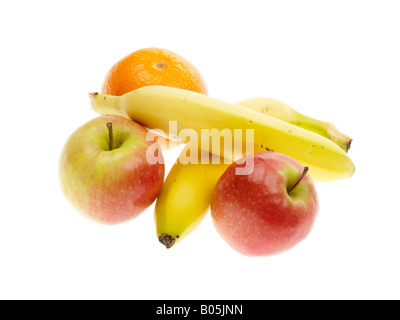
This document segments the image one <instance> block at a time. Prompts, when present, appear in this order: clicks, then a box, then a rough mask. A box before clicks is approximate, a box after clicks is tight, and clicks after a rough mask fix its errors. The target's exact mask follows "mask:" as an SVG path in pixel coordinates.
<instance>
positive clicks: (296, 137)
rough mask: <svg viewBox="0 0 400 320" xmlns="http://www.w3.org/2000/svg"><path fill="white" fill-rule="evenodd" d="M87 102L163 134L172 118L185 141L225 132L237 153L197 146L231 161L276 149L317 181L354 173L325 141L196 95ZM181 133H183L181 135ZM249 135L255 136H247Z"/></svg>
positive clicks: (134, 95) (156, 91)
mask: <svg viewBox="0 0 400 320" xmlns="http://www.w3.org/2000/svg"><path fill="white" fill-rule="evenodd" d="M91 99H92V108H93V109H94V110H95V111H97V112H98V113H100V114H103V115H104V114H120V115H123V116H125V117H128V118H130V119H132V120H133V121H135V122H137V123H139V124H141V125H143V126H144V127H147V128H150V129H155V128H157V129H161V130H163V131H164V132H166V133H167V135H173V132H172V130H171V127H170V121H171V120H176V123H175V125H176V128H174V129H176V131H177V132H179V138H181V140H183V142H185V143H187V142H188V141H190V140H192V138H193V135H191V136H190V135H188V131H187V129H190V130H191V131H190V133H194V136H195V137H196V138H197V137H201V136H202V133H204V132H203V131H204V130H205V131H208V138H210V137H211V138H212V139H215V140H219V139H220V138H221V132H223V131H224V132H225V133H228V134H230V137H235V138H236V139H239V142H240V145H241V150H239V152H240V153H236V152H235V151H236V150H235V149H236V148H235V149H234V150H233V151H232V148H231V149H230V150H228V151H227V149H226V148H225V146H224V148H219V149H217V150H215V149H212V150H210V149H209V148H208V147H209V146H208V141H207V143H206V144H204V145H203V143H201V145H200V147H201V148H202V149H203V150H205V151H212V152H213V153H214V154H215V155H217V156H221V157H224V158H226V159H228V160H230V161H233V160H235V158H236V159H237V158H238V157H241V156H242V155H244V154H248V153H254V152H260V151H264V150H274V151H277V152H281V153H284V154H287V155H288V156H291V157H292V158H294V159H296V160H298V161H299V162H300V163H302V164H303V165H304V166H307V167H309V169H310V171H309V172H310V174H311V176H312V178H313V179H314V180H315V181H332V180H338V179H344V178H347V177H350V176H352V175H353V173H354V170H355V166H354V163H353V162H352V161H351V159H350V158H349V157H348V155H347V154H346V152H345V151H344V150H342V149H341V148H340V147H339V146H337V145H336V144H335V143H334V142H332V141H331V140H329V139H327V138H324V137H322V136H320V135H318V134H316V133H314V132H311V131H308V130H306V129H303V128H300V127H297V126H295V125H292V124H290V123H287V122H284V121H282V120H279V119H275V118H272V117H270V116H267V115H264V114H260V113H259V112H257V111H254V110H250V109H247V108H245V107H242V106H239V105H237V104H232V103H228V102H225V101H221V100H218V99H215V98H212V97H209V96H206V95H202V94H199V93H196V92H192V91H188V90H183V89H177V88H172V87H163V86H146V87H142V88H140V89H137V90H135V91H132V92H129V93H126V94H124V95H122V96H109V95H102V94H91ZM184 129H186V131H185V130H184ZM237 129H240V130H246V135H244V134H243V133H242V134H241V135H240V136H239V135H237V134H236V131H237ZM247 129H250V130H247ZM182 130H183V131H182ZM240 130H239V131H240ZM182 132H185V133H184V134H182V135H181V133H182ZM248 132H252V133H254V135H253V136H251V134H249V136H247V133H248ZM175 134H176V133H175ZM224 141H226V140H224ZM202 142H203V140H202ZM228 142H229V139H228ZM230 142H231V143H232V141H230ZM235 145H236V141H235ZM244 150H246V151H245V152H244Z"/></svg>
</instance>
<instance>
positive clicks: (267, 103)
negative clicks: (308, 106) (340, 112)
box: [236, 97, 352, 152]
mask: <svg viewBox="0 0 400 320" xmlns="http://www.w3.org/2000/svg"><path fill="white" fill-rule="evenodd" d="M236 104H239V105H241V106H243V107H246V108H249V109H252V110H255V111H258V112H261V113H264V114H266V115H269V116H270V117H273V118H276V119H279V120H282V121H285V122H288V123H291V124H293V125H295V126H298V127H300V128H303V129H307V130H309V131H312V132H315V133H317V134H319V135H321V136H323V137H325V138H328V139H329V140H332V141H333V142H335V143H336V144H337V145H338V146H339V147H340V148H342V149H343V150H344V151H346V152H347V151H348V150H349V149H350V145H351V141H352V139H351V138H350V137H349V136H348V135H346V134H344V133H342V132H340V131H339V130H338V129H337V128H336V126H335V125H334V124H333V123H330V122H325V121H321V120H318V119H314V118H311V117H309V116H306V115H304V114H302V113H300V112H298V111H296V110H295V109H293V108H292V107H290V106H289V105H287V104H286V103H284V102H282V101H280V100H277V99H273V98H264V97H259V98H251V99H246V100H241V101H239V102H236Z"/></svg>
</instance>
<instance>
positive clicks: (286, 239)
mask: <svg viewBox="0 0 400 320" xmlns="http://www.w3.org/2000/svg"><path fill="white" fill-rule="evenodd" d="M249 157H254V159H253V160H254V162H253V163H254V170H253V171H252V172H251V173H250V174H248V175H239V174H237V170H236V169H237V168H240V167H243V166H245V165H246V163H242V162H241V163H242V164H238V163H237V162H235V163H233V164H232V165H231V166H229V167H228V169H227V170H226V171H225V173H224V174H223V175H222V176H221V178H220V179H219V181H218V183H217V184H216V187H215V189H214V191H213V195H212V199H211V215H212V220H213V223H214V226H215V228H216V230H217V231H218V233H219V234H220V235H221V237H222V238H223V239H224V240H225V241H226V242H227V243H228V244H229V245H230V246H231V247H232V248H233V249H235V250H236V251H238V252H240V253H242V254H244V255H247V256H267V255H273V254H277V253H280V252H282V251H284V250H287V249H290V248H292V247H294V246H295V245H296V244H298V243H299V242H300V241H301V240H303V239H304V238H305V237H306V236H307V235H308V234H309V232H310V231H311V229H312V226H313V224H314V221H315V219H316V216H317V213H318V197H317V192H316V189H315V185H314V182H313V181H312V179H311V177H310V175H309V174H308V173H307V170H308V168H304V167H303V166H302V165H301V164H300V163H299V162H298V161H296V160H295V159H293V158H291V157H289V156H287V155H284V154H281V153H277V152H273V151H267V152H260V153H256V154H254V155H248V156H246V157H245V158H244V159H241V160H242V161H243V160H247V161H248V162H247V163H252V161H249V160H250V159H249ZM239 171H240V170H239ZM242 171H243V169H242Z"/></svg>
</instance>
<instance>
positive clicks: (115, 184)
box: [59, 116, 165, 224]
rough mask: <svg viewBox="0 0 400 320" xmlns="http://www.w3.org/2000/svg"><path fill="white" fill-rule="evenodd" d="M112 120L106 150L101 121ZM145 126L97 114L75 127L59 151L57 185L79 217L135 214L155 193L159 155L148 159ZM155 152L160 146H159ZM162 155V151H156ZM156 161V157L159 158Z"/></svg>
mask: <svg viewBox="0 0 400 320" xmlns="http://www.w3.org/2000/svg"><path fill="white" fill-rule="evenodd" d="M108 122H111V123H112V130H113V141H114V142H113V143H114V149H113V150H110V136H109V131H108V128H107V123H108ZM146 135H147V130H146V129H145V128H143V127H142V126H140V125H139V124H137V123H135V122H133V121H131V120H129V119H126V118H124V117H121V116H101V117H97V118H95V119H92V120H91V121H89V122H87V123H86V124H84V125H83V126H81V127H80V128H78V129H77V130H76V131H75V132H74V133H73V134H72V135H71V136H70V137H69V139H68V141H67V142H66V144H65V146H64V149H63V151H62V153H61V158H60V164H59V177H60V182H61V189H62V191H63V193H64V195H65V196H66V198H67V199H68V200H69V201H70V202H71V204H72V205H73V206H74V207H75V208H76V209H77V210H78V211H79V212H81V213H82V214H83V215H84V216H85V217H87V218H89V219H90V220H93V221H95V222H98V223H101V224H118V223H123V222H126V221H129V220H131V219H133V218H135V217H137V216H138V215H139V214H140V213H142V212H143V211H144V210H145V209H146V208H147V207H148V206H150V205H151V204H152V203H153V202H154V200H155V199H156V198H157V196H158V194H159V193H160V190H161V187H162V184H163V181H164V173H165V168H164V161H162V163H159V162H157V163H155V164H150V163H149V162H148V161H147V159H146V152H147V149H148V148H149V147H150V146H151V145H152V144H153V143H154V142H152V141H146ZM159 152H161V151H159ZM158 158H159V159H163V158H162V154H160V155H159V156H158ZM160 162H161V161H160Z"/></svg>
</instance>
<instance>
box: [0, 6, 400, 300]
mask: <svg viewBox="0 0 400 320" xmlns="http://www.w3.org/2000/svg"><path fill="white" fill-rule="evenodd" d="M397 5H398V1H384V0H380V1H354V0H347V1H245V2H244V1H232V0H230V1H205V0H203V1H173V0H169V1H108V2H104V1H69V2H64V3H61V2H57V1H13V2H9V1H8V2H5V1H3V2H2V3H1V4H0V30H1V42H2V49H1V51H0V57H1V59H0V90H1V99H0V102H1V106H0V107H1V122H0V137H1V139H0V141H1V143H0V146H1V147H0V150H1V151H0V152H1V157H0V164H1V166H0V168H1V176H0V186H1V193H0V194H1V209H0V211H1V213H0V298H2V299H398V298H400V293H399V286H400V275H399V268H400V257H399V253H400V252H399V244H400V228H399V227H400V210H399V195H400V175H399V170H398V166H399V156H400V153H399V142H398V141H399V126H398V117H399V116H398V114H399V112H398V110H399V107H400V94H399V88H400V63H399V60H400V59H399V57H400V48H399V39H400V36H399V33H400V32H399V30H400V19H399V13H400V11H399V8H398V7H397ZM149 46H156V47H162V48H166V49H169V50H172V51H175V52H177V53H179V54H181V55H182V56H184V57H186V58H187V59H188V60H190V61H191V62H192V63H193V64H194V65H196V66H197V68H198V69H199V70H200V71H201V73H202V74H203V76H204V78H205V80H206V83H207V85H208V89H209V95H210V96H213V97H216V98H220V99H223V100H227V101H232V102H234V101H237V100H241V99H246V98H250V97H255V96H267V97H273V98H276V99H280V100H282V101H284V102H286V103H288V104H289V105H291V106H292V107H294V108H295V109H297V110H299V111H301V112H303V113H305V114H308V115H311V116H313V117H315V118H320V119H323V120H328V121H331V122H333V123H335V124H336V125H337V127H338V128H339V129H340V130H341V131H343V132H346V133H347V134H349V135H350V136H352V138H353V139H354V142H353V145H352V148H351V150H350V151H349V155H350V156H351V158H352V159H353V161H354V162H355V164H356V172H355V175H354V176H353V177H352V178H350V179H346V180H342V181H337V182H331V183H325V184H318V185H317V188H318V194H319V198H320V211H319V216H318V219H317V222H316V224H315V226H314V229H313V230H312V232H311V234H310V235H309V237H308V238H307V239H306V240H304V241H303V242H302V243H300V244H299V245H298V246H297V247H295V248H294V249H292V250H290V251H287V252H285V253H282V254H280V255H277V256H273V257H267V258H249V257H245V256H242V255H240V254H238V253H236V252H235V251H233V250H232V249H231V248H230V247H228V245H227V244H226V243H225V242H223V240H222V239H221V238H220V237H219V235H218V234H217V233H216V231H215V229H214V227H213V225H212V221H211V217H210V215H208V216H207V217H206V219H205V220H204V222H203V223H202V224H201V226H200V227H199V228H198V229H197V230H195V232H194V233H192V234H191V235H190V236H189V237H188V238H186V239H185V240H184V241H182V243H180V244H179V245H177V246H176V247H174V248H172V249H170V250H166V249H165V248H164V247H163V246H162V245H161V244H159V243H158V241H157V238H156V235H155V228H154V223H153V206H152V207H151V208H149V209H148V210H147V211H146V212H144V213H143V214H142V215H141V216H140V217H139V218H137V219H136V220H133V221H131V222H129V223H126V224H123V225H118V226H102V225H98V224H95V223H93V222H90V221H88V220H86V219H85V218H83V217H82V216H80V215H79V214H78V213H77V212H76V211H75V210H74V209H73V208H72V206H71V205H70V204H69V203H68V202H67V200H66V199H65V198H64V196H63V195H62V193H61V191H60V188H59V182H58V172H57V170H58V158H59V154H60V151H61V149H62V147H63V145H64V143H65V141H66V140H67V138H68V137H69V135H70V134H71V133H72V132H73V131H74V130H75V129H76V128H78V127H79V126H80V125H82V124H84V123H85V122H87V121H88V120H90V119H92V118H94V117H96V116H97V114H95V113H94V112H93V111H92V110H91V109H90V106H89V98H88V95H87V93H88V92H92V91H99V90H100V88H101V84H102V81H103V79H104V76H105V74H106V72H107V71H108V69H109V68H110V67H111V66H112V65H113V64H114V63H115V62H116V61H117V60H119V59H120V58H122V57H124V56H125V55H127V54H129V53H131V52H133V51H135V50H138V49H141V48H145V47H149ZM178 153H179V149H176V150H173V151H169V152H166V153H165V154H164V156H165V158H166V160H167V169H169V168H170V167H171V165H172V163H173V161H174V160H175V159H174V158H175V157H176V156H177V154H178Z"/></svg>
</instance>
